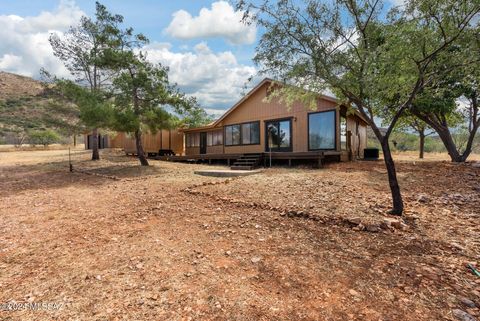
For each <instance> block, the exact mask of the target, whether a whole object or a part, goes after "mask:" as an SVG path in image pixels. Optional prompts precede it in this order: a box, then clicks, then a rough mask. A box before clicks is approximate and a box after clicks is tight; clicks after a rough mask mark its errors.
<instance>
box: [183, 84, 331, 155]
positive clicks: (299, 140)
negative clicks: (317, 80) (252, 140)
mask: <svg viewBox="0 0 480 321" xmlns="http://www.w3.org/2000/svg"><path fill="white" fill-rule="evenodd" d="M267 88H268V84H265V85H264V86H262V87H260V88H259V89H258V90H257V91H256V92H254V93H252V95H251V96H250V97H249V98H248V99H247V100H245V101H244V102H243V103H242V104H241V105H239V106H238V107H237V108H236V109H235V110H233V111H232V112H231V113H230V114H229V115H228V116H227V117H226V118H225V119H224V120H222V122H221V123H220V124H219V127H220V128H221V127H223V126H226V125H234V124H238V123H245V122H249V121H252V122H253V121H260V144H258V145H236V146H225V148H224V153H232V154H235V153H239V154H244V153H261V152H264V151H265V122H266V121H268V120H275V119H281V118H292V151H293V152H307V151H308V114H309V113H311V112H316V111H326V110H332V109H336V108H337V104H336V103H334V102H332V101H329V100H325V99H319V101H318V106H317V108H316V109H315V110H311V109H308V108H306V107H305V106H303V105H302V104H300V103H296V104H294V105H293V106H292V107H291V108H287V107H286V106H285V105H283V104H280V103H279V102H278V101H272V102H265V101H264V99H265V97H266V93H267ZM336 117H337V120H338V117H339V113H338V109H337V115H336ZM336 126H337V138H336V140H337V150H339V148H340V143H339V142H340V132H339V130H340V127H339V126H340V125H339V122H338V121H337V125H336ZM219 127H217V128H219ZM199 131H200V130H199ZM224 139H225V137H224ZM208 152H209V151H208V149H207V153H208ZM188 153H189V151H188V150H187V155H188Z"/></svg>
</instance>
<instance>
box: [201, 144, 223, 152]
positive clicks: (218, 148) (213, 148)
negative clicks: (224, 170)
mask: <svg viewBox="0 0 480 321" xmlns="http://www.w3.org/2000/svg"><path fill="white" fill-rule="evenodd" d="M199 151H200V150H199ZM207 154H223V145H216V146H207Z"/></svg>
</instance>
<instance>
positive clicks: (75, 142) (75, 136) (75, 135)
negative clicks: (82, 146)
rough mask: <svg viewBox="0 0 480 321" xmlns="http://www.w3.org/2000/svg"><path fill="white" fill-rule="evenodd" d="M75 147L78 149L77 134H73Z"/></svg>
mask: <svg viewBox="0 0 480 321" xmlns="http://www.w3.org/2000/svg"><path fill="white" fill-rule="evenodd" d="M73 147H77V134H73Z"/></svg>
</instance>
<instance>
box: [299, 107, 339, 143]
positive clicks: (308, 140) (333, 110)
mask: <svg viewBox="0 0 480 321" xmlns="http://www.w3.org/2000/svg"><path fill="white" fill-rule="evenodd" d="M330 112H333V114H334V118H333V123H334V124H333V125H334V127H333V129H334V140H333V141H334V143H333V148H310V115H315V114H321V113H330ZM337 118H338V116H337V109H329V110H322V111H316V112H312V113H308V114H307V145H308V151H309V152H313V151H319V150H337V144H338V142H337V135H338V132H337V131H338V130H337Z"/></svg>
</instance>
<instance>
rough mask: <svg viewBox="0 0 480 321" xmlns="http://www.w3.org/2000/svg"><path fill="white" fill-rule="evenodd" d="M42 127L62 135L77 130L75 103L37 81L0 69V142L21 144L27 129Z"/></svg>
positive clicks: (68, 134) (26, 135)
mask: <svg viewBox="0 0 480 321" xmlns="http://www.w3.org/2000/svg"><path fill="white" fill-rule="evenodd" d="M46 129H52V130H55V131H56V132H58V133H59V134H60V135H61V136H63V138H64V139H66V138H67V137H68V136H70V135H72V134H73V133H74V132H78V130H79V124H78V111H77V109H76V107H75V106H73V105H71V104H66V103H64V102H60V101H59V100H58V99H55V98H54V97H53V96H52V95H51V94H49V93H48V91H47V90H46V87H45V86H44V84H43V83H42V82H40V81H37V80H34V79H32V78H29V77H25V76H20V75H16V74H12V73H8V72H0V142H3V143H8V144H21V143H24V142H27V138H28V134H29V133H30V132H32V131H36V130H46Z"/></svg>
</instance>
